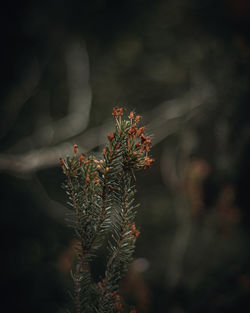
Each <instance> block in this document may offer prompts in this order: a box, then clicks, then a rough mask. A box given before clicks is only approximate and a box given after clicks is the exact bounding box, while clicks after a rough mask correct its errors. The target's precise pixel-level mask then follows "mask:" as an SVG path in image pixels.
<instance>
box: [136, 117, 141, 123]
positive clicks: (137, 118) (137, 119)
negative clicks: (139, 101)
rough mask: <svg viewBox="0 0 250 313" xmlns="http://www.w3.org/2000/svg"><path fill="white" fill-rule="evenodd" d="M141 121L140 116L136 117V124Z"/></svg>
mask: <svg viewBox="0 0 250 313" xmlns="http://www.w3.org/2000/svg"><path fill="white" fill-rule="evenodd" d="M141 119H142V116H141V115H137V116H136V117H135V122H136V123H138V122H140V120H141Z"/></svg>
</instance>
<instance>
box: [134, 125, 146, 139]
mask: <svg viewBox="0 0 250 313" xmlns="http://www.w3.org/2000/svg"><path fill="white" fill-rule="evenodd" d="M144 130H145V127H140V128H139V129H138V131H137V133H136V136H137V137H140V136H141V135H142V133H143V132H144Z"/></svg>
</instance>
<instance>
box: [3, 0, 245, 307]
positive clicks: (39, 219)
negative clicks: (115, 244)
mask: <svg viewBox="0 0 250 313" xmlns="http://www.w3.org/2000/svg"><path fill="white" fill-rule="evenodd" d="M0 12H1V13H0V15H1V16H0V17H1V18H0V29H1V49H0V62H1V88H0V90H1V94H0V103H1V106H0V110H1V115H0V118H1V123H0V175H1V197H0V199H1V200H0V201H1V212H2V213H1V239H2V245H1V259H2V261H3V264H2V266H1V270H2V274H1V287H2V288H1V289H2V290H4V293H3V295H4V299H3V301H2V302H1V311H3V312H19V313H21V312H26V313H29V312H36V313H40V312H43V313H44V312H46V313H50V312H51V313H52V312H53V313H59V312H60V313H61V312H64V308H65V307H67V305H68V303H69V297H68V294H67V289H69V288H70V275H69V270H70V265H71V263H72V260H73V258H74V253H73V248H72V245H73V242H72V233H71V232H70V231H69V229H68V228H67V227H66V225H65V222H64V216H65V212H66V198H65V195H64V193H63V191H62V189H61V187H60V186H61V184H62V182H63V179H64V177H63V175H62V173H61V170H60V168H59V166H58V159H59V157H60V156H65V155H67V154H72V152H73V151H72V146H73V144H74V143H77V144H78V145H79V147H80V151H82V152H88V151H90V150H93V151H95V153H97V155H98V153H99V152H100V151H101V149H102V145H103V144H104V142H105V134H106V133H107V132H108V131H110V129H111V127H112V118H111V111H112V108H113V106H125V107H127V108H128V111H127V112H129V110H130V109H134V110H136V111H137V112H138V114H141V115H143V117H144V119H143V123H145V124H147V125H148V132H149V133H151V134H153V144H154V148H153V150H152V155H153V157H154V158H155V159H156V162H155V164H154V166H153V167H152V168H151V169H150V170H148V171H145V172H144V173H139V174H138V179H137V186H138V188H137V189H138V194H137V201H138V202H140V203H141V207H140V208H139V210H138V216H137V225H138V227H139V228H140V230H141V236H140V237H139V239H138V241H137V250H136V255H135V261H134V263H133V265H132V267H131V269H130V272H129V274H128V276H127V277H126V279H125V280H124V281H123V283H122V285H121V288H122V293H123V295H124V297H125V298H127V299H128V300H129V301H130V302H131V303H134V304H135V305H136V307H137V309H138V313H150V312H152V313H153V312H154V313H156V312H157V313H158V312H159V313H163V312H168V313H186V312H187V313H189V312H190V313H196V312H197V313H199V312H202V313H212V312H216V313H217V312H218V313H219V312H220V313H223V312H227V313H228V312H229V313H230V312H250V251H249V243H250V227H249V226H250V211H249V203H250V201H249V199H250V198H249V187H248V180H249V176H250V165H249V160H250V140H249V137H250V123H249V122H250V108H249V107H250V106H249V100H250V89H249V86H250V75H249V74H250V36H249V31H250V2H249V1H248V0H238V1H233V0H217V1H215V0H208V1H198V0H165V1H163V0H151V1H150V0H127V1H121V0H120V1H117V0H116V1H111V0H93V1H84V0H82V1H78V0H72V1H67V0H61V1H58V0H55V1H53V0H52V1H48V0H44V1H41V2H39V1H9V2H7V1H5V4H4V5H2V9H1V11H0ZM98 262H99V263H98ZM98 262H97V264H95V266H94V267H93V271H94V274H95V276H96V277H98V275H99V274H100V272H101V269H102V266H103V265H102V260H99V261H98Z"/></svg>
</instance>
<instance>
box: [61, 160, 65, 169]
mask: <svg viewBox="0 0 250 313" xmlns="http://www.w3.org/2000/svg"><path fill="white" fill-rule="evenodd" d="M60 165H61V166H62V167H63V166H65V161H64V159H63V158H60Z"/></svg>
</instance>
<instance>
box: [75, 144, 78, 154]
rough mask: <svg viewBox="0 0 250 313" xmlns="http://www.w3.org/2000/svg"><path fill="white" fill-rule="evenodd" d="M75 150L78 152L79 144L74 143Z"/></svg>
mask: <svg viewBox="0 0 250 313" xmlns="http://www.w3.org/2000/svg"><path fill="white" fill-rule="evenodd" d="M74 152H75V153H77V152H78V145H76V144H74Z"/></svg>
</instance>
